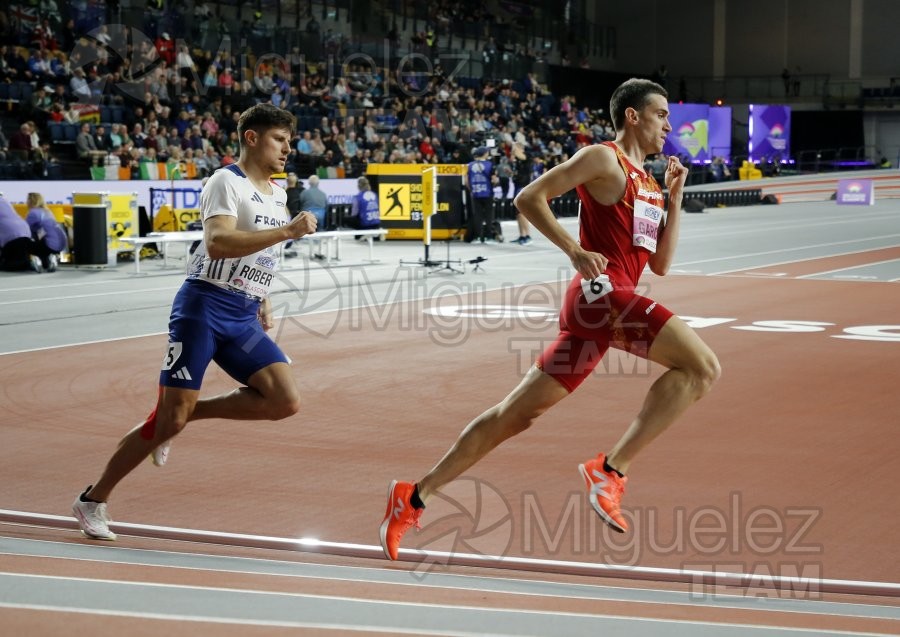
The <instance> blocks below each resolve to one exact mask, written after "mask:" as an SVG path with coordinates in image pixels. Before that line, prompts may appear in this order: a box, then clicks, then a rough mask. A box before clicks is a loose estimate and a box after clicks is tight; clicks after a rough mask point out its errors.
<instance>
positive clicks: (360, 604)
mask: <svg viewBox="0 0 900 637" xmlns="http://www.w3.org/2000/svg"><path fill="white" fill-rule="evenodd" d="M4 577H5V578H9V579H11V580H12V581H13V582H14V581H15V580H16V579H20V580H22V583H23V584H24V581H25V580H29V579H30V580H36V581H38V582H45V583H47V584H48V585H52V584H54V583H80V584H86V585H94V586H96V585H102V584H109V585H112V586H115V587H116V588H117V590H118V589H128V588H130V589H132V590H140V589H151V591H153V590H155V591H177V592H179V593H180V594H183V595H187V594H189V593H190V592H192V591H196V592H211V593H218V594H219V595H240V596H242V597H256V598H267V597H268V598H273V599H284V600H296V602H295V603H300V602H307V603H317V602H318V603H324V602H338V603H340V604H341V605H342V606H347V607H348V608H347V612H346V614H345V617H346V616H347V615H349V616H353V615H354V612H353V611H352V610H351V608H352V607H354V606H355V607H357V608H358V609H359V610H362V609H364V608H365V607H369V608H372V609H373V610H374V609H378V608H379V607H380V608H384V609H386V610H388V611H389V612H392V613H394V614H398V613H400V614H403V612H404V611H403V609H411V610H415V611H416V612H419V611H423V610H424V611H425V612H426V613H436V612H438V611H445V612H448V613H460V612H462V613H471V614H479V615H484V616H488V617H491V616H492V617H493V618H495V619H496V621H497V622H498V625H502V622H503V620H504V619H506V620H507V621H508V620H509V619H511V618H512V617H515V616H519V617H520V618H522V619H526V620H527V619H528V618H529V617H531V618H553V619H554V620H560V621H561V622H562V623H561V626H562V627H565V626H566V624H565V620H566V619H573V620H593V621H596V620H608V621H615V622H636V623H640V624H643V625H644V626H648V627H649V626H656V627H663V626H669V627H672V628H674V627H675V626H704V627H708V628H723V627H729V628H743V629H746V630H748V631H754V632H755V631H769V630H772V629H775V628H776V627H772V626H757V625H754V624H751V623H736V622H710V621H694V620H689V619H677V618H672V619H670V618H655V617H650V618H648V617H640V616H637V615H629V614H627V613H626V614H621V615H611V614H607V613H579V612H571V611H546V610H531V609H509V608H492V607H488V606H472V605H468V604H459V605H456V604H437V603H429V602H404V601H393V600H382V599H372V598H371V597H366V598H359V597H348V596H343V595H316V594H307V593H286V592H282V591H260V590H253V589H240V588H221V587H214V586H189V585H181V584H157V583H151V582H129V581H123V580H112V579H94V578H89V577H62V576H56V575H32V574H23V573H4V572H0V578H4ZM17 588H23V587H17ZM151 594H152V593H151ZM114 603H115V600H107V604H109V605H112V604H114ZM91 604H94V605H96V604H97V602H96V601H88V602H85V601H84V600H72V602H71V605H69V604H66V605H60V604H53V603H50V602H48V603H47V604H46V605H42V604H35V603H22V604H17V603H15V602H2V603H0V607H6V608H26V607H27V608H28V609H29V610H55V611H61V612H62V611H76V612H83V613H91V614H93V613H95V612H100V613H110V614H114V615H115V614H118V613H119V611H116V610H109V609H98V610H96V611H95V610H92V609H85V608H83V606H86V605H91ZM124 612H126V613H128V614H129V616H133V617H139V618H148V619H149V618H151V617H152V618H157V619H168V618H173V619H193V620H194V621H217V623H240V624H245V625H254V624H261V625H269V623H268V622H273V621H274V622H277V623H276V624H274V625H278V624H281V623H284V624H286V625H290V626H292V625H295V624H298V625H303V624H305V622H297V621H296V620H293V621H292V620H280V621H279V620H266V619H244V618H239V617H236V618H227V617H217V616H213V615H199V614H198V615H183V614H180V615H166V614H163V613H146V614H145V613H141V612H135V611H124ZM357 612H359V611H357ZM406 612H407V613H408V612H410V611H409V610H407V611H406ZM379 617H380V618H384V617H386V616H385V615H381V614H379ZM320 625H322V626H324V627H335V629H336V627H337V626H338V624H336V623H335V624H331V623H324V624H320ZM341 625H343V624H341ZM349 626H350V627H351V628H354V629H355V630H364V629H368V630H371V629H373V628H375V629H376V630H380V631H382V632H388V631H389V630H394V629H395V628H397V629H399V630H397V632H401V631H402V626H397V624H396V623H394V624H393V625H391V626H388V627H380V626H373V625H372V624H357V625H355V626H354V625H353V624H350V625H349ZM428 630H429V629H426V632H425V633H424V634H434V635H443V634H454V635H457V634H461V635H467V634H471V633H469V632H467V631H466V632H461V631H459V630H458V629H457V630H451V631H450V632H447V633H444V632H442V631H434V630H433V629H431V632H427V631H428ZM778 630H786V629H783V628H778ZM790 631H792V632H798V633H810V634H818V635H821V634H822V631H821V629H811V628H791V629H790ZM409 632H413V633H418V632H419V631H412V630H409ZM479 634H481V635H484V634H485V633H483V632H482V633H479ZM487 634H488V635H491V634H497V635H501V634H502V635H508V634H509V633H487ZM841 634H842V635H874V634H876V633H863V632H841Z"/></svg>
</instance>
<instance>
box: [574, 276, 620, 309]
mask: <svg viewBox="0 0 900 637" xmlns="http://www.w3.org/2000/svg"><path fill="white" fill-rule="evenodd" d="M581 291H582V293H583V294H584V298H585V300H587V302H588V303H593V302H594V301H596V300H597V299H602V298H603V297H604V296H606V295H607V294H609V293H610V292H612V291H613V286H612V282H611V281H610V280H609V277H608V276H607V275H605V274H601V275H600V276H598V277H597V278H596V279H591V280H590V281H589V280H587V279H581Z"/></svg>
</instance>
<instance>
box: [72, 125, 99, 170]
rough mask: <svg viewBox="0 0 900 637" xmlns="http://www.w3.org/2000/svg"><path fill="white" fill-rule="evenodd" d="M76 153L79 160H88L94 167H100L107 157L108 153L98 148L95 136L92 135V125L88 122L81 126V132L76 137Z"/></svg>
mask: <svg viewBox="0 0 900 637" xmlns="http://www.w3.org/2000/svg"><path fill="white" fill-rule="evenodd" d="M75 151H76V153H77V154H78V158H79V159H86V160H88V161H89V162H90V163H91V165H92V166H97V165H99V164H100V163H101V162H102V160H103V158H104V157H106V151H103V150H100V149H99V148H97V144H96V142H95V140H94V136H93V135H91V125H90V124H88V123H87V122H85V123H84V124H82V125H81V132H79V133H78V135H77V136H76V137H75Z"/></svg>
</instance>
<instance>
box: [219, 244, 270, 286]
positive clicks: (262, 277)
mask: <svg viewBox="0 0 900 637" xmlns="http://www.w3.org/2000/svg"><path fill="white" fill-rule="evenodd" d="M277 269H278V257H277V255H276V254H275V250H274V249H273V248H271V247H269V248H266V249H265V250H264V251H262V252H257V253H256V254H251V255H250V256H247V257H243V258H242V259H241V260H240V262H239V263H238V264H237V267H236V268H235V269H234V273H233V274H232V275H231V278H230V279H229V280H228V285H229V286H230V287H232V288H234V289H236V290H240V291H241V292H243V293H245V294H250V295H253V296H256V297H259V298H265V297H267V296H268V295H269V291H270V289H271V288H272V284H273V283H274V281H275V272H276V270H277Z"/></svg>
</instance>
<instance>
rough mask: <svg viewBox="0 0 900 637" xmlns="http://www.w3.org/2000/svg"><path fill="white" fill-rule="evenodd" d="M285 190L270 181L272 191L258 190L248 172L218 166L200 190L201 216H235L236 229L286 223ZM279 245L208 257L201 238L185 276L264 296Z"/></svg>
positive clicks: (270, 284)
mask: <svg viewBox="0 0 900 637" xmlns="http://www.w3.org/2000/svg"><path fill="white" fill-rule="evenodd" d="M286 202H287V193H285V191H284V189H283V188H281V186H279V185H277V184H275V183H272V194H271V195H264V194H262V193H260V192H259V191H257V189H256V188H255V187H254V186H253V184H252V183H251V182H250V180H249V179H248V178H247V176H246V175H245V174H244V173H243V172H242V171H241V169H240V168H238V167H237V166H236V165H234V164H232V165H230V166H226V167H225V168H220V169H219V170H217V171H216V172H215V173H213V175H212V177H210V178H209V181H208V182H206V186H204V188H203V192H201V193H200V218H201V219H202V220H203V221H206V220H207V219H209V218H210V217H215V216H217V215H229V216H231V217H237V229H238V230H244V231H253V230H264V229H267V228H273V227H278V226H283V225H286V224H287V223H288V222H289V221H290V219H291V218H290V214H289V213H288V211H287V206H286V205H285V204H286ZM278 254H279V246H278V245H277V244H276V245H274V246H269V247H268V248H266V249H265V250H262V251H260V252H256V253H254V254H250V255H247V256H245V257H237V258H229V259H215V260H213V259H210V258H209V254H208V253H207V251H206V243H205V241H201V242H200V245H199V246H198V247H197V250H196V252H194V256H193V258H192V259H191V264H190V267H189V268H188V275H187V278H189V279H199V280H201V281H207V282H209V283H212V284H213V285H217V286H219V287H221V288H225V289H228V290H232V291H235V292H239V293H241V294H246V295H248V296H252V297H257V298H260V299H262V298H265V297H266V296H268V294H269V290H270V289H271V287H272V284H273V283H274V281H275V272H276V271H277V269H278V260H279V258H278Z"/></svg>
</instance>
